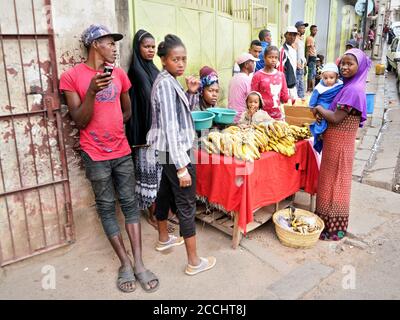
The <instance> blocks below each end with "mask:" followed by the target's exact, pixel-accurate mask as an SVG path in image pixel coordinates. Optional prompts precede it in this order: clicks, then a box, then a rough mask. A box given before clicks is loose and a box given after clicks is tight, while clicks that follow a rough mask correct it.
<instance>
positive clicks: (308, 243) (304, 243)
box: [272, 208, 325, 249]
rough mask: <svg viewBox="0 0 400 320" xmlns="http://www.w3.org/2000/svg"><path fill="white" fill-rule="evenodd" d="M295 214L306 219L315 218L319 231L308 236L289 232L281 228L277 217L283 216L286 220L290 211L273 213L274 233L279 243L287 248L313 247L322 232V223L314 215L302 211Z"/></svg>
mask: <svg viewBox="0 0 400 320" xmlns="http://www.w3.org/2000/svg"><path fill="white" fill-rule="evenodd" d="M296 214H298V215H302V216H307V217H316V218H317V225H318V227H319V230H318V231H316V232H313V233H309V234H301V233H298V232H294V231H290V230H287V229H285V228H283V227H282V226H281V225H280V224H279V222H278V218H279V216H283V217H285V218H288V217H289V215H290V209H289V208H287V209H282V210H279V211H277V212H275V213H274V215H273V217H272V220H273V221H274V224H275V231H276V234H277V236H278V238H279V240H280V241H281V243H282V244H283V245H285V246H287V247H291V248H304V249H306V248H311V247H313V246H314V245H315V244H316V243H317V241H318V239H319V236H320V235H321V233H322V231H323V230H324V227H325V225H324V221H322V219H321V218H320V217H318V216H317V215H315V214H314V213H312V212H310V211H306V210H302V209H296Z"/></svg>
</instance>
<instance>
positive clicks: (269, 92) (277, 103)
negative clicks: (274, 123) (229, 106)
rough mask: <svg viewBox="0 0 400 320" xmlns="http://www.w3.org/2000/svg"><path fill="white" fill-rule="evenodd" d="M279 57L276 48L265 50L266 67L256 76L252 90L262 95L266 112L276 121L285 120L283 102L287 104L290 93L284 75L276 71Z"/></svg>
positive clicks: (271, 47) (252, 83)
mask: <svg viewBox="0 0 400 320" xmlns="http://www.w3.org/2000/svg"><path fill="white" fill-rule="evenodd" d="M278 56H279V50H278V48H277V47H275V46H270V47H268V48H267V50H265V54H264V60H265V67H264V69H262V70H260V71H258V72H256V73H255V74H254V77H253V80H252V82H251V90H253V91H258V92H260V93H261V95H262V98H263V103H264V106H263V110H264V111H266V112H268V114H269V115H270V116H271V117H272V118H274V119H276V120H284V118H285V114H284V111H283V108H282V106H281V102H283V103H286V102H287V101H288V100H289V92H288V88H287V84H286V78H285V75H284V73H282V72H280V71H278V70H277V69H276V65H277V63H278Z"/></svg>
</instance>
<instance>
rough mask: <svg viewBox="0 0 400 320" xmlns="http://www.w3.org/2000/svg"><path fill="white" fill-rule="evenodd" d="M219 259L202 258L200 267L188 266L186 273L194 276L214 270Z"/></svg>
mask: <svg viewBox="0 0 400 320" xmlns="http://www.w3.org/2000/svg"><path fill="white" fill-rule="evenodd" d="M216 262H217V259H216V258H215V257H208V258H202V257H200V264H199V265H198V266H192V265H190V264H188V265H187V266H186V269H185V273H186V274H187V275H189V276H194V275H196V274H198V273H200V272H203V271H207V270H210V269H211V268H214V266H215V264H216Z"/></svg>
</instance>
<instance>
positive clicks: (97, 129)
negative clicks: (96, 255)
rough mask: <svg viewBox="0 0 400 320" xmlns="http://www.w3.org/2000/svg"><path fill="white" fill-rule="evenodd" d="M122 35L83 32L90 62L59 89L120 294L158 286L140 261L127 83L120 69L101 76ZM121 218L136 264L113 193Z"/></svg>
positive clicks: (67, 77)
mask: <svg viewBox="0 0 400 320" xmlns="http://www.w3.org/2000/svg"><path fill="white" fill-rule="evenodd" d="M122 38H123V35H122V34H119V33H111V32H110V31H109V30H108V29H107V28H106V27H105V26H102V25H91V26H90V27H89V28H88V29H86V30H85V31H84V33H83V34H82V42H83V44H84V45H85V47H86V48H87V50H88V59H87V61H86V62H85V63H81V64H78V65H76V66H75V67H73V68H72V69H70V70H68V71H67V72H65V73H64V74H63V75H62V76H61V80H60V90H61V91H62V92H63V93H64V94H65V98H66V101H67V104H68V108H69V112H70V114H71V117H72V120H73V121H74V122H75V123H76V125H77V127H78V128H79V129H80V145H81V149H82V151H81V155H82V158H83V161H84V163H85V169H86V177H87V178H88V179H89V180H90V182H91V184H92V188H93V191H94V194H95V198H96V207H97V211H98V214H99V216H100V218H101V222H102V225H103V229H104V231H105V233H106V235H107V237H108V238H109V240H110V242H111V245H112V247H113V248H114V250H115V252H116V254H117V255H118V258H119V259H120V261H121V267H120V269H119V272H118V280H117V286H118V288H119V289H120V290H121V291H123V292H133V291H134V290H135V289H136V284H135V282H136V279H138V280H139V281H140V284H141V285H142V287H143V289H145V290H146V291H155V290H157V289H158V287H159V281H158V278H157V277H156V276H155V275H154V274H153V273H152V272H151V271H149V270H146V269H145V267H144V265H143V261H142V249H141V247H142V245H141V229H140V212H139V210H138V208H137V205H136V200H135V193H134V191H135V185H134V179H133V176H134V171H133V170H134V169H133V161H132V157H131V148H130V146H129V144H128V141H127V139H126V136H125V132H124V123H125V122H126V121H128V120H129V118H130V117H131V101H130V98H129V93H128V91H129V89H130V87H131V83H130V81H129V78H128V76H127V75H126V73H125V72H124V71H123V70H122V69H119V68H112V69H111V71H107V72H105V67H106V66H109V65H110V64H111V65H112V64H114V62H115V60H116V57H117V49H116V44H115V42H116V41H119V40H121V39H122ZM114 189H115V191H116V193H117V194H118V200H119V203H120V205H121V209H122V212H123V213H124V216H125V229H126V231H127V233H128V236H129V239H130V242H131V247H132V252H133V255H134V262H135V265H134V267H132V263H131V261H130V259H129V257H128V255H127V252H126V249H125V246H124V243H123V240H122V237H121V233H120V228H119V225H118V221H117V219H116V215H115V194H114Z"/></svg>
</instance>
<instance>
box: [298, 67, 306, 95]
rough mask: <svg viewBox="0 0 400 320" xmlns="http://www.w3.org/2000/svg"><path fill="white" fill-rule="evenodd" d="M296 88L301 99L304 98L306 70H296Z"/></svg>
mask: <svg viewBox="0 0 400 320" xmlns="http://www.w3.org/2000/svg"><path fill="white" fill-rule="evenodd" d="M296 88H297V95H298V96H299V98H301V99H302V98H304V69H297V70H296Z"/></svg>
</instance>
